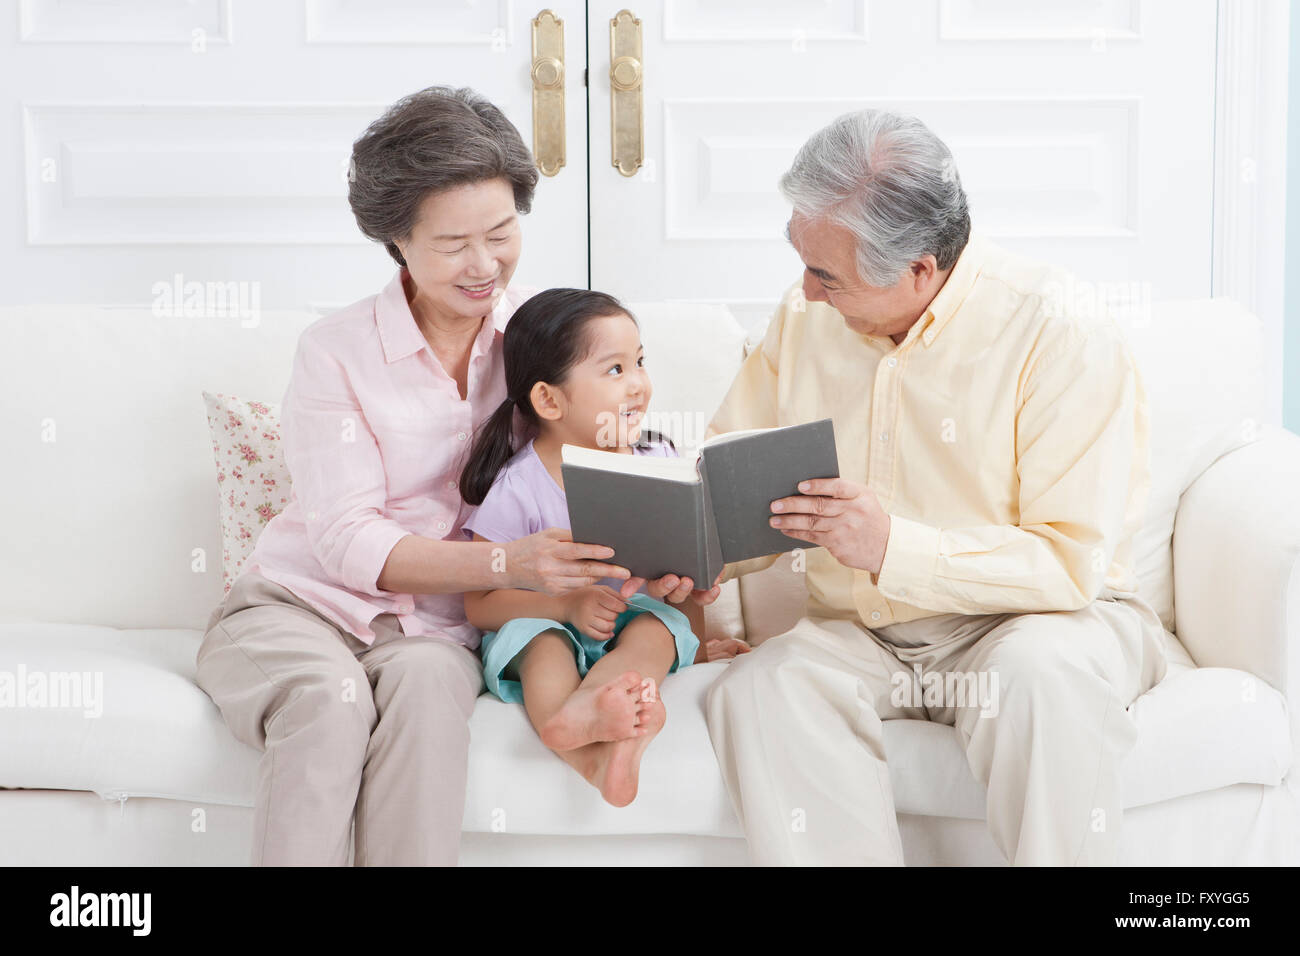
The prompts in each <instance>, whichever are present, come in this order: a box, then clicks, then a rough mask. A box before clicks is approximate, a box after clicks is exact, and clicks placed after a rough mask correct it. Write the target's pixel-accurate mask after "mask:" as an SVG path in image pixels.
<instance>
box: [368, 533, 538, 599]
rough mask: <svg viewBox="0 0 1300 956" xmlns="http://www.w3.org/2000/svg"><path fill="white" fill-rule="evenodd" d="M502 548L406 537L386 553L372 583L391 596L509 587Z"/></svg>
mask: <svg viewBox="0 0 1300 956" xmlns="http://www.w3.org/2000/svg"><path fill="white" fill-rule="evenodd" d="M504 547H505V545H501V544H496V543H494V542H491V541H441V540H436V539H434V538H424V537H421V536H420V535H417V534H408V535H407V536H406V537H405V538H402V539H401V540H400V541H398V542H397V544H396V545H394V546H393V550H392V551H390V552H388V560H387V561H385V562H384V568H383V570H382V571H380V572H379V578H378V580H377V581H376V582H375V583H376V585H377V586H378V587H379V589H380V590H381V591H392V592H393V593H395V594H459V593H461V592H462V591H486V590H488V589H490V588H503V587H511V586H513V585H514V583H515V582H514V581H512V580H510V579H509V576H508V575H507V574H506V572H505V571H500V570H497V571H494V570H493V567H494V566H495V567H497V568H502V567H504V566H505V561H504V552H502V553H499V554H496V555H494V554H493V552H494V550H495V549H497V548H504Z"/></svg>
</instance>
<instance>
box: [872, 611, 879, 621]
mask: <svg viewBox="0 0 1300 956" xmlns="http://www.w3.org/2000/svg"><path fill="white" fill-rule="evenodd" d="M871 619H872V620H873V621H879V620H880V612H879V611H872V612H871Z"/></svg>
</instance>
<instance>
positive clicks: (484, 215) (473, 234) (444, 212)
mask: <svg viewBox="0 0 1300 956" xmlns="http://www.w3.org/2000/svg"><path fill="white" fill-rule="evenodd" d="M521 239H522V236H521V234H520V222H519V214H518V213H517V212H516V211H515V195H514V190H513V189H512V188H511V186H510V182H509V181H508V180H506V179H489V180H485V181H483V182H478V183H470V184H467V185H464V186H457V187H455V188H453V189H447V190H443V191H441V192H436V193H431V194H429V195H428V196H426V197H425V198H424V200H423V201H422V202H421V204H420V218H419V220H418V221H417V222H416V224H415V226H414V227H413V228H412V229H411V235H410V237H409V238H407V239H399V240H395V242H396V244H397V247H398V249H400V250H401V253H402V258H403V259H405V260H406V267H407V269H408V270H409V271H410V273H411V279H412V281H413V282H414V283H415V286H416V289H417V298H418V299H419V300H421V304H422V305H423V306H425V307H426V308H431V309H432V310H433V313H434V317H437V318H441V319H443V320H445V321H449V322H455V321H456V320H458V319H470V318H481V317H483V316H484V315H487V314H488V313H489V312H491V311H492V308H493V307H494V306H495V305H496V304H497V302H498V301H500V299H501V295H502V294H503V293H504V292H505V289H506V286H507V285H508V284H509V283H510V278H511V277H512V276H513V275H514V272H515V266H516V265H518V263H519V253H520V248H521V244H522V243H521Z"/></svg>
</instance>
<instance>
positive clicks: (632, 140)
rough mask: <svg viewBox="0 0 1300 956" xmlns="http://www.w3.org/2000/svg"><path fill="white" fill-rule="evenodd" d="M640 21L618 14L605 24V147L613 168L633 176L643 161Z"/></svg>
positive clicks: (625, 14) (630, 14)
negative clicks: (606, 92)
mask: <svg viewBox="0 0 1300 956" xmlns="http://www.w3.org/2000/svg"><path fill="white" fill-rule="evenodd" d="M642 73H643V67H642V62H641V21H640V20H638V19H637V18H636V17H635V16H634V15H633V14H632V11H630V10H620V11H619V12H618V14H617V15H616V16H615V17H614V19H612V20H610V21H609V86H610V91H609V141H610V143H609V145H610V155H611V159H612V160H613V163H614V166H615V168H617V169H618V171H619V172H620V173H622V174H623V175H624V176H635V175H636V171H637V170H638V169H639V168H640V167H641V164H642V162H643V161H644V160H645V124H644V119H643V116H642V100H641V80H642Z"/></svg>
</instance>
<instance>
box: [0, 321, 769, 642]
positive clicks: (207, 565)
mask: <svg viewBox="0 0 1300 956" xmlns="http://www.w3.org/2000/svg"><path fill="white" fill-rule="evenodd" d="M630 307H631V308H632V309H633V311H634V312H635V314H636V315H637V317H638V319H639V320H640V322H641V326H642V339H643V343H644V344H645V347H646V355H647V363H646V364H647V367H648V368H649V369H650V371H651V377H652V381H653V383H654V385H655V395H654V399H653V403H652V407H653V408H654V409H655V410H657V411H661V412H664V413H665V414H662V415H659V416H658V418H660V419H662V426H663V428H662V430H664V431H667V432H668V433H669V434H670V435H671V436H672V437H673V438H674V440H675V441H677V442H678V445H679V447H683V446H685V449H689V447H690V446H691V445H692V443H693V442H694V443H698V441H699V436H698V435H696V434H695V432H696V422H695V416H694V414H693V413H695V412H698V413H699V416H702V417H703V418H704V420H705V423H706V424H707V418H708V416H709V415H710V414H711V413H712V411H713V409H714V408H716V407H717V405H718V403H719V402H720V401H721V398H722V395H723V393H724V392H725V390H726V388H727V386H728V385H729V384H730V381H731V378H732V377H733V376H734V374H735V371H736V369H737V368H739V366H740V362H741V360H742V357H743V343H744V333H743V331H742V330H741V328H740V326H739V325H738V324H737V323H736V321H735V319H734V318H732V316H731V314H730V313H729V312H728V311H727V310H726V309H724V308H722V307H720V306H713V305H703V306H699V305H696V306H691V305H685V304H682V305H675V304H665V303H652V304H645V305H635V304H633V305H632V306H630ZM318 318H319V316H318V315H316V314H314V313H310V312H263V313H262V314H261V316H260V320H259V321H257V322H256V324H253V323H252V322H247V323H244V322H241V321H240V320H239V319H214V318H176V317H169V316H156V315H154V314H153V313H152V312H151V311H150V310H148V309H96V308H87V307H83V306H25V307H19V306H13V307H5V308H0V448H3V449H4V455H3V466H2V467H0V491H2V492H3V494H4V499H5V501H6V502H7V508H6V509H5V510H6V515H5V519H4V522H5V533H4V535H3V542H4V547H3V548H0V581H3V582H4V584H3V586H0V617H10V618H12V617H19V618H34V619H38V620H47V621H64V622H73V623H94V624H105V625H110V626H114V627H191V628H199V627H202V625H203V623H204V621H205V620H206V618H207V615H208V612H209V611H210V610H211V609H212V608H213V607H214V606H215V605H216V603H217V602H218V601H219V600H220V599H221V593H222V588H221V535H220V527H219V522H218V492H217V482H216V469H215V465H214V462H213V458H212V446H211V441H210V438H209V434H208V423H207V419H206V416H205V411H204V406H203V400H202V397H201V392H203V391H205V390H206V391H209V392H214V393H215V392H221V393H224V394H226V395H235V396H238V397H240V398H249V399H257V400H260V401H265V402H272V403H279V402H281V401H282V399H283V397H284V391H285V388H286V386H287V384H288V377H289V371H290V369H291V367H292V360H293V355H294V350H295V348H296V346H297V341H298V337H299V335H300V334H301V333H302V331H303V330H304V329H305V328H306V327H307V326H308V325H310V324H311V323H312V322H314V321H316V320H317V319H318ZM245 325H248V326H249V327H245ZM668 356H672V359H671V361H669V359H668ZM652 424H660V422H658V421H656V422H652ZM702 427H703V426H699V430H702ZM685 449H684V450H685Z"/></svg>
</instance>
